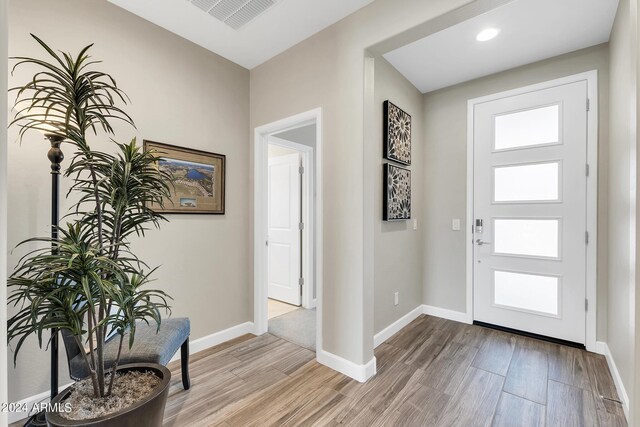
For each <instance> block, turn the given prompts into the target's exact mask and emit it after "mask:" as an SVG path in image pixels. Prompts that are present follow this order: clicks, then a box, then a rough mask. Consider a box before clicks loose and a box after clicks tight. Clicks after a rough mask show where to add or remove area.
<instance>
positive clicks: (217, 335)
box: [171, 322, 255, 362]
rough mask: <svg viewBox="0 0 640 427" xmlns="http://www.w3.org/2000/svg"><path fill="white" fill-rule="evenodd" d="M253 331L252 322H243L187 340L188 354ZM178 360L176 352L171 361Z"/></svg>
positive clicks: (178, 354) (178, 355) (178, 356)
mask: <svg viewBox="0 0 640 427" xmlns="http://www.w3.org/2000/svg"><path fill="white" fill-rule="evenodd" d="M253 333H255V326H254V324H253V322H245V323H241V324H239V325H236V326H232V327H230V328H228V329H224V330H222V331H218V332H214V333H213V334H211V335H207V336H205V337H202V338H198V339H195V340H193V341H189V354H195V353H198V352H200V351H202V350H206V349H208V348H211V347H214V346H216V345H218V344H222V343H223V342H227V341H229V340H232V339H234V338H238V337H240V336H242V335H245V334H253ZM176 360H180V352H179V351H178V352H176V354H175V355H174V356H173V358H172V359H171V361H172V362H173V361H176Z"/></svg>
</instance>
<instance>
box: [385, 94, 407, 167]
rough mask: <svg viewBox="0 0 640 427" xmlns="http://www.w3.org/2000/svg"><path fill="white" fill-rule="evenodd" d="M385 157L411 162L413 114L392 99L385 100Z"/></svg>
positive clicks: (399, 161) (404, 163)
mask: <svg viewBox="0 0 640 427" xmlns="http://www.w3.org/2000/svg"><path fill="white" fill-rule="evenodd" d="M382 110H383V123H384V126H383V140H384V157H385V158H386V159H389V160H393V161H394V162H398V163H402V164H403V165H410V164H411V116H410V115H409V114H408V113H406V112H405V111H403V110H402V109H400V108H399V107H398V106H396V105H395V104H393V103H392V102H390V101H384V103H383V104H382Z"/></svg>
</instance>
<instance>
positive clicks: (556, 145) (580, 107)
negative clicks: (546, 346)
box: [473, 81, 588, 344]
mask: <svg viewBox="0 0 640 427" xmlns="http://www.w3.org/2000/svg"><path fill="white" fill-rule="evenodd" d="M587 105H588V104H587V82H586V81H581V82H576V83H571V84H565V85H561V86H556V87H552V88H548V89H544V90H538V91H534V92H528V93H525V94H521V95H517V96H510V97H504V98H501V99H497V100H494V101H489V102H484V103H480V104H476V105H475V106H474V113H473V114H474V125H473V127H474V129H473V139H474V141H473V142H474V159H473V162H474V164H473V167H474V189H473V196H474V225H475V227H474V230H473V233H474V235H473V239H474V260H473V261H474V262H473V265H474V271H473V273H474V320H476V321H480V322H485V323H489V324H493V325H499V326H503V327H507V328H511V329H517V330H521V331H526V332H530V333H535V334H539V335H544V336H548V337H553V338H558V339H562V340H566V341H571V342H576V343H582V344H584V343H585V328H586V315H585V314H586V313H585V294H586V245H587V239H586V237H587V235H586V192H587V173H586V171H587V108H588V107H587Z"/></svg>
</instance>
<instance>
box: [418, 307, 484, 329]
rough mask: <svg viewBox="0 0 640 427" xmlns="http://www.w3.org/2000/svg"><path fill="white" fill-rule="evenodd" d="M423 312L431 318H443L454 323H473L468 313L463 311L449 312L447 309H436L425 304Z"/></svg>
mask: <svg viewBox="0 0 640 427" xmlns="http://www.w3.org/2000/svg"><path fill="white" fill-rule="evenodd" d="M422 312H423V313H424V314H428V315H429V316H436V317H442V318H443V319H448V320H453V321H454V322H460V323H467V324H471V323H473V321H471V320H470V319H469V316H468V315H467V313H463V312H461V311H454V310H449V309H446V308H440V307H434V306H432V305H426V304H424V305H423V306H422Z"/></svg>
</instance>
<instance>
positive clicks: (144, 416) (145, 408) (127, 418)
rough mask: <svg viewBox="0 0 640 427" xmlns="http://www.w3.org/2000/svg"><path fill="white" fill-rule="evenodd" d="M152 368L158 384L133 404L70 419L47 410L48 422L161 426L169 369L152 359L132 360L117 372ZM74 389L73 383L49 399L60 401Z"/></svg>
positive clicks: (108, 426)
mask: <svg viewBox="0 0 640 427" xmlns="http://www.w3.org/2000/svg"><path fill="white" fill-rule="evenodd" d="M128 371H152V372H153V373H154V374H156V375H157V376H158V378H160V379H161V382H160V385H159V386H158V387H156V389H155V390H154V391H153V393H152V394H150V395H149V396H148V397H146V398H145V399H143V400H141V401H139V402H138V403H136V404H135V405H133V406H130V407H129V408H127V409H125V410H123V411H120V412H115V413H113V414H110V415H106V416H104V417H100V418H94V419H89V420H69V419H66V418H64V417H62V416H60V414H59V413H58V412H47V423H48V424H49V425H50V426H54V427H58V426H59V427H66V426H92V427H98V426H99V427H160V426H162V419H163V417H164V407H165V404H166V403H167V395H168V394H169V382H170V381H171V372H170V371H169V370H168V369H167V368H166V367H164V366H162V365H158V364H155V363H132V364H129V365H122V366H121V367H119V368H118V372H128ZM72 391H73V386H71V387H69V388H67V389H66V390H64V391H63V392H62V393H60V394H58V395H57V396H56V397H55V398H54V399H53V401H52V403H53V404H54V406H55V404H63V403H64V400H65V399H67V398H68V397H69V395H70V394H71V392H72Z"/></svg>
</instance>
